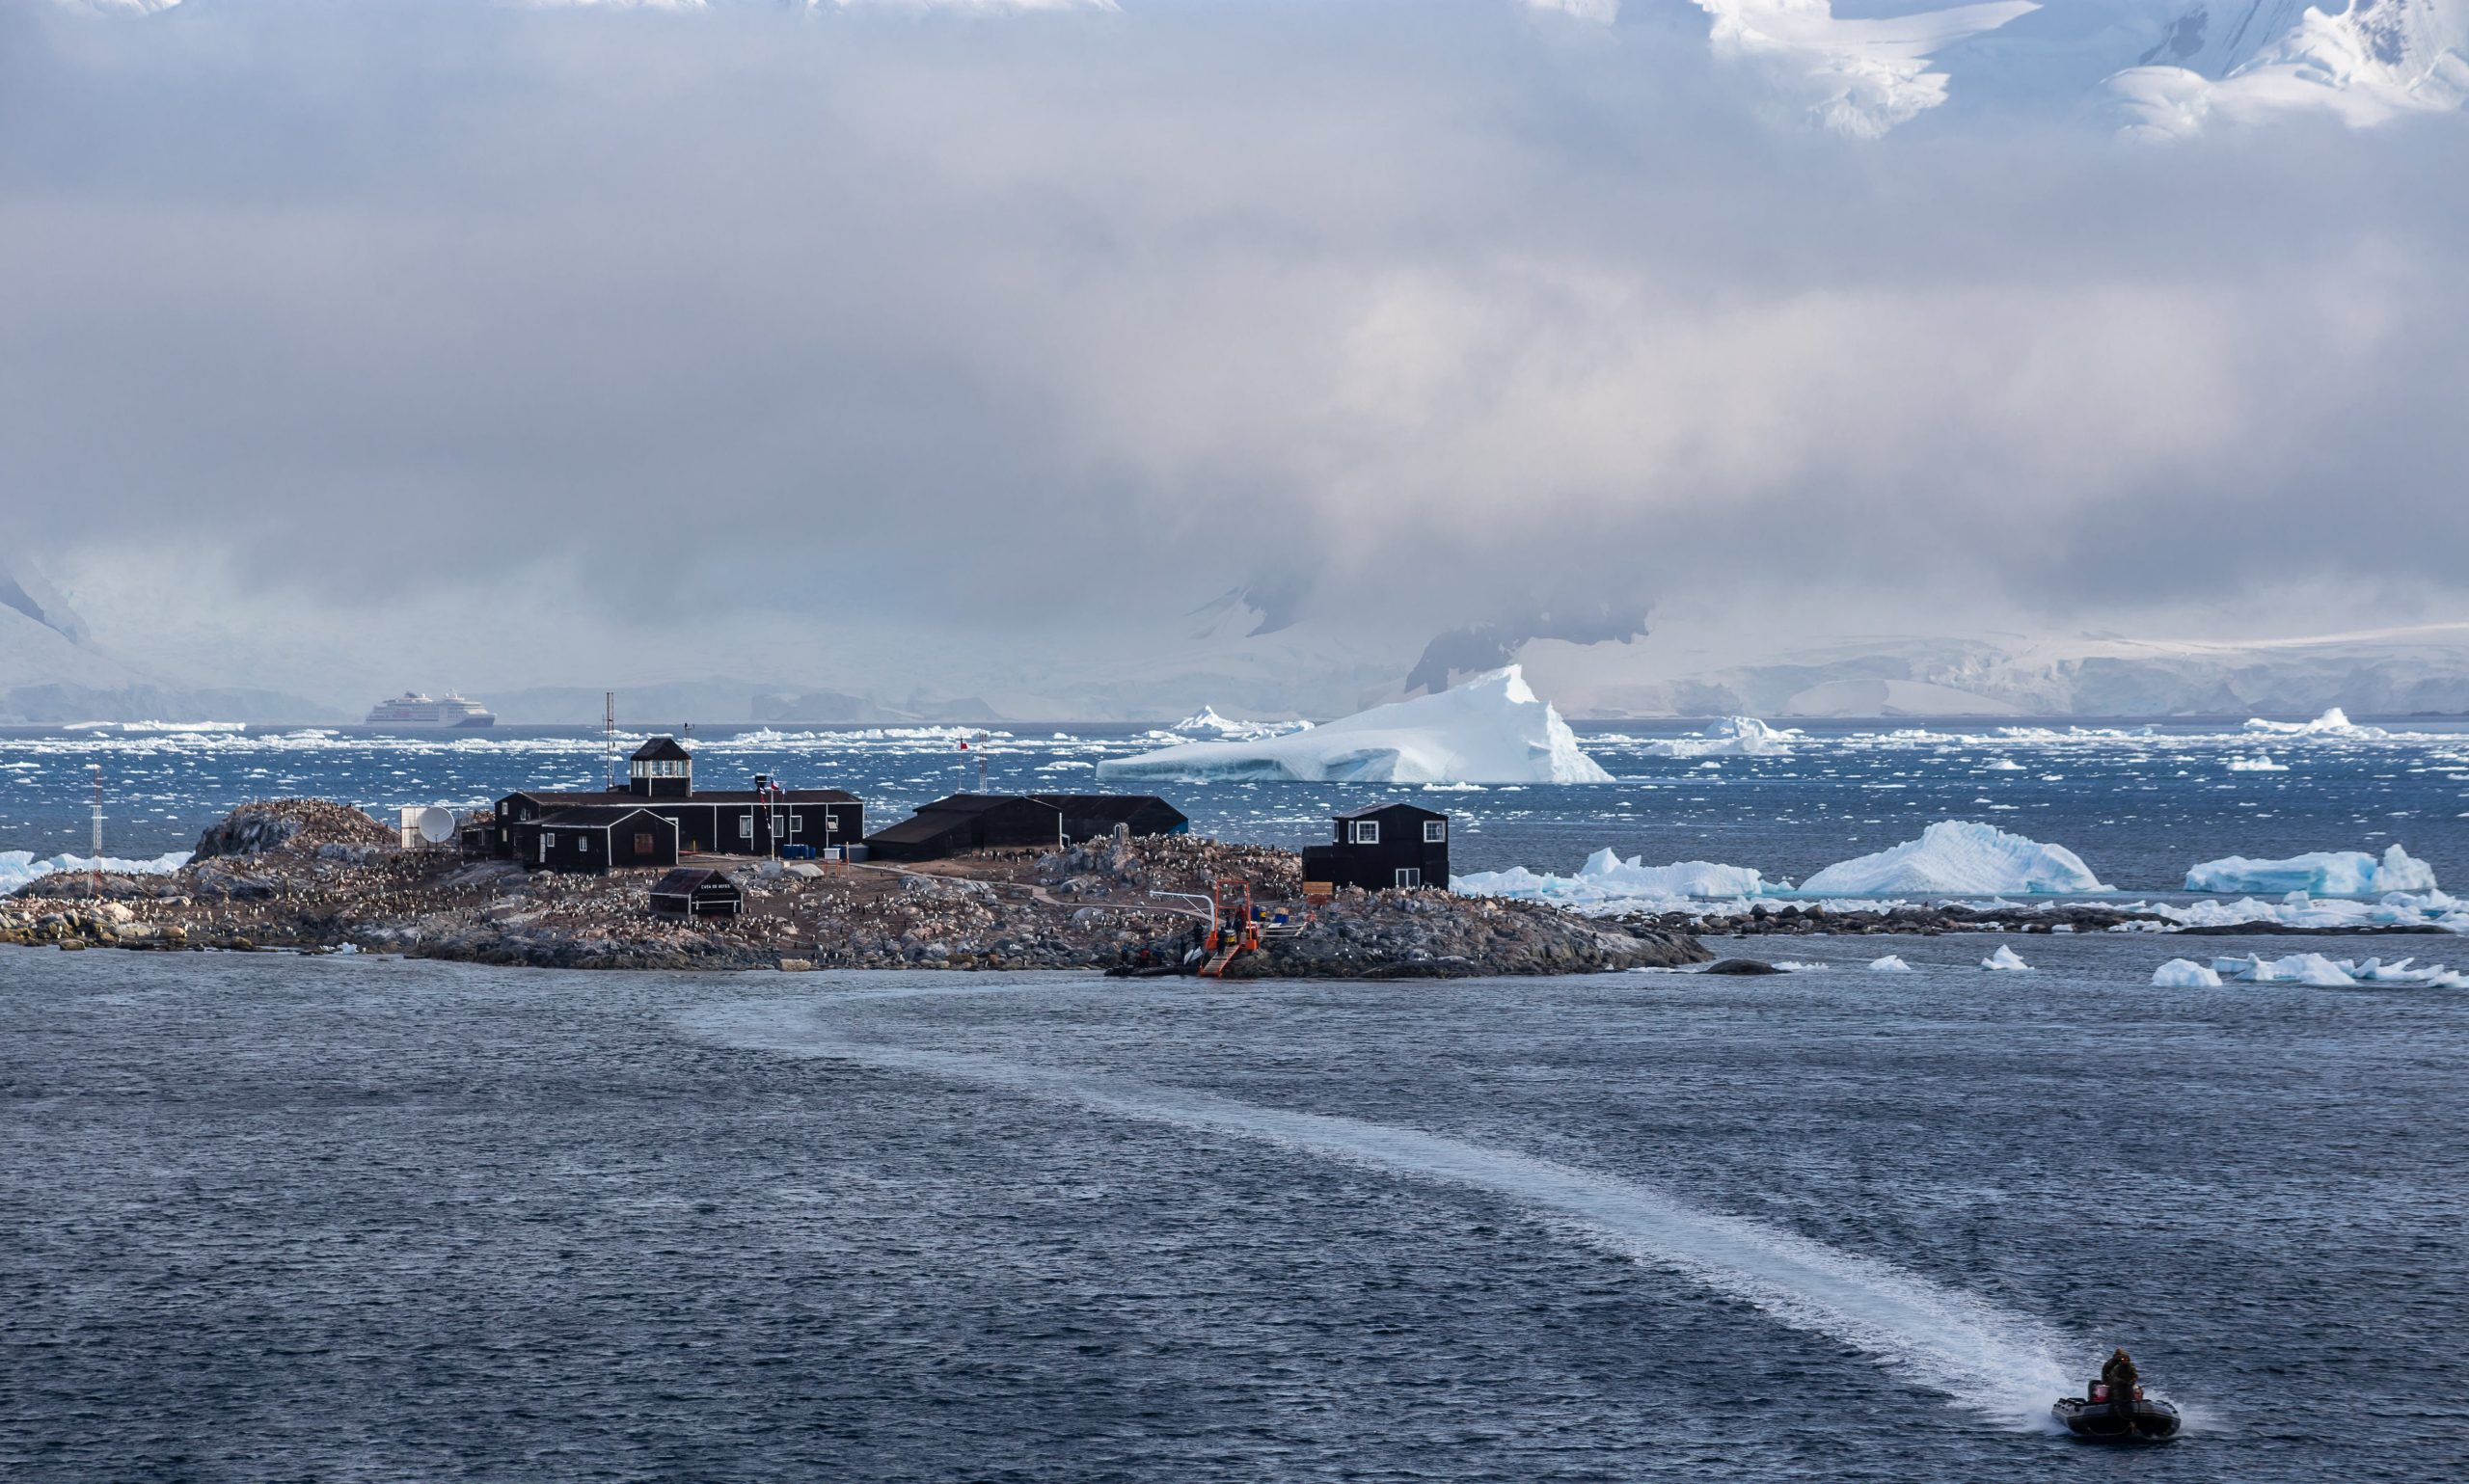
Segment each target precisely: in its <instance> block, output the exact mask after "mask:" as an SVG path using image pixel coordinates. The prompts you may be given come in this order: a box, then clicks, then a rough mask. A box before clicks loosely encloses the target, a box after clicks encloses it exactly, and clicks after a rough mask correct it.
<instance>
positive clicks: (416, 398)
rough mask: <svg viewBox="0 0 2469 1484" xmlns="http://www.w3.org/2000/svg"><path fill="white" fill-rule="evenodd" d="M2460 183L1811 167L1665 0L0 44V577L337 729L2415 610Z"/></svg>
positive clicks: (484, 13)
mask: <svg viewBox="0 0 2469 1484" xmlns="http://www.w3.org/2000/svg"><path fill="white" fill-rule="evenodd" d="M1580 9H1584V8H1583V7H1581V8H1580ZM2463 180H2469V126H2464V124H2463V122H2462V121H2461V119H2460V118H2459V117H2457V116H2436V117H2430V118H2427V119H2422V120H2412V121H2401V122H2399V123H2395V124H2392V125H2388V126H2385V127H2382V128H2377V129H2373V130H2361V131H2352V130H2347V129H2344V128H2341V127H2339V126H2337V125H2331V124H2324V123H2320V122H2304V123H2300V124H2296V125H2291V126H2287V127H2281V128H2272V129H2261V130H2245V131H2239V132H2234V133H2225V134H2218V135H2213V136H2207V137H2205V138H2202V139H2198V140H2194V141H2189V142H2185V143H2182V144H2179V145H2175V146H2170V147H2164V148H2137V147H2130V146H2125V145H2121V144H2119V143H2117V142H2116V141H2115V140H2114V139H2113V138H2112V137H2111V135H2110V134H2109V132H2108V131H2107V130H2106V129H2104V128H2103V127H2101V126H2100V125H2099V124H2098V123H2097V122H2096V121H2085V120H2081V119H2061V120H2056V121H2048V122H2043V123H2021V122H2017V121H2012V120H2007V121H1989V120H1983V119H1976V118H1975V119H1969V120H1964V121H1956V120H1952V119H1949V120H1945V121H1922V122H1921V123H1919V124H1915V125H1913V126H1911V127H1908V128H1906V129H1903V130H1900V131H1898V132H1896V133H1894V134H1890V135H1888V136H1887V137H1886V138H1885V139H1882V140H1875V141H1856V140H1849V139H1845V138H1841V137H1838V136H1836V135H1833V134H1830V133H1827V132H1824V131H1822V130H1817V129H1813V128H1811V127H1809V126H1808V125H1807V123H1806V121H1805V120H1804V118H1802V117H1801V116H1800V115H1799V114H1798V112H1797V111H1796V110H1795V109H1794V108H1793V107H1790V106H1782V105H1780V104H1778V100H1777V97H1776V96H1774V95H1773V94H1772V93H1771V92H1770V91H1769V90H1766V89H1763V88H1761V87H1760V86H1758V83H1757V79H1755V78H1754V77H1751V76H1749V75H1747V74H1745V73H1743V72H1742V71H1741V70H1739V69H1738V68H1736V67H1729V66H1726V65H1723V64H1722V63H1720V62H1719V61H1717V60H1714V59H1712V58H1711V57H1710V55H1709V52H1708V48H1707V45H1706V40H1705V26H1704V22H1703V19H1702V17H1701V16H1699V15H1698V14H1697V13H1696V12H1695V11H1693V10H1691V9H1689V8H1688V7H1686V6H1682V5H1679V4H1677V3H1674V4H1672V5H1670V6H1668V7H1641V6H1638V5H1636V4H1631V5H1630V6H1628V7H1627V9H1626V10H1625V11H1624V12H1623V13H1622V14H1621V17H1620V19H1619V21H1618V23H1616V24H1612V25H1605V24H1601V23H1593V22H1588V21H1586V20H1584V19H1579V18H1573V17H1571V16H1568V15H1563V14H1558V13H1541V12H1538V11H1537V10H1535V9H1533V8H1531V7H1529V6H1526V5H1522V4H1519V3H1517V0H1397V3H1374V0H1283V3H1282V0H1254V3H1243V4H1234V3H1217V0H1151V3H1139V0H1124V8H1123V9H1122V10H1121V11H1119V12H1080V11H1072V12H1066V13H1008V12H984V11H977V10H963V12H962V13H954V12H951V11H941V10H920V9H914V8H908V7H898V6H892V7H876V8H870V9H864V10H856V11H850V12H826V13H816V14H807V13H797V12H794V11H789V10H773V9H770V8H759V7H757V8H745V9H740V10H736V11H725V12H716V13H702V14H691V13H690V14H670V13H639V12H611V11H609V10H606V9H601V8H553V9H526V8H520V7H509V6H486V5H480V4H476V3H465V0H417V3H403V4H382V3H322V4H321V3H301V0H292V3H284V0H274V3H264V0H261V3H256V4H248V5H242V4H234V3H228V0H226V3H213V0H192V3H190V4H189V5H186V6H183V7H181V8H180V9H178V10H176V11H173V12H171V13H165V14H160V15H154V16H149V17H143V18H137V17H130V16H126V15H99V16H98V15H94V14H89V13H82V12H76V11H71V10H68V9H64V8H62V7H60V6H58V5H56V4H53V3H51V0H41V3H28V0H0V502H5V512H4V513H5V516H6V534H5V537H0V539H5V540H7V541H8V542H10V543H11V544H12V545H13V546H15V547H17V548H18V549H19V550H21V551H23V552H26V553H33V554H34V555H35V557H36V558H37V559H38V560H39V561H40V562H41V564H42V565H43V566H44V568H45V569H46V570H47V571H48V572H49V573H50V574H51V576H52V577H53V578H54V580H57V581H59V582H60V583H61V585H62V586H64V587H67V588H69V589H70V590H71V591H72V592H73V593H74V594H75V596H76V598H77V601H78V602H79V603H80V605H81V606H82V607H84V608H85V609H86V610H87V613H88V616H89V618H90V619H92V620H93V621H94V622H95V626H96V628H97V630H98V631H100V632H101V633H103V634H105V635H106V636H107V637H109V638H110V639H111V641H112V642H114V643H115V644H117V645H118V646H119V647H121V648H122V650H123V651H125V652H127V653H128V655H129V658H131V659H136V660H140V661H144V660H147V659H148V658H149V655H148V654H147V653H144V652H142V651H144V650H145V649H146V648H147V646H148V645H149V643H151V644H155V645H158V646H159V653H160V655H161V656H163V657H166V658H168V659H169V660H170V661H174V662H176V663H179V664H181V665H184V666H192V667H196V668H200V669H203V670H213V671H215V672H216V673H215V674H214V676H213V678H215V679H218V680H227V681H240V680H253V681H255V682H257V683H259V684H275V685H282V684H284V683H285V680H286V672H289V671H297V670H301V669H303V668H304V667H306V668H308V669H313V670H315V671H316V673H317V675H318V676H320V677H325V676H333V675H347V674H351V673H355V672H360V671H366V672H367V673H368V674H369V684H370V685H371V686H373V687H375V688H379V689H383V688H391V687H392V686H393V685H394V684H398V683H400V682H399V681H398V680H397V676H398V675H399V674H400V670H399V669H398V668H397V669H389V668H386V667H385V666H386V664H387V663H389V662H399V661H403V660H404V659H405V658H406V657H409V658H410V659H411V660H412V661H416V662H420V663H423V664H429V665H433V666H435V667H436V669H438V670H443V669H448V668H451V669H454V670H455V671H456V673H457V674H459V675H462V676H466V677H471V680H470V682H469V683H470V684H473V685H482V684H485V685H497V686H505V685H512V684H521V683H535V682H536V683H561V682H570V683H578V684H590V683H592V682H593V681H594V680H595V678H597V677H600V676H604V675H611V674H617V673H618V672H620V671H627V672H630V673H626V674H624V675H623V677H622V678H626V679H646V678H654V677H653V676H651V675H646V674H643V673H640V671H641V670H643V669H644V668H645V667H648V668H649V669H651V670H653V671H656V672H658V673H659V674H663V675H665V674H673V673H679V672H680V670H681V668H682V667H683V666H687V665H690V664H692V663H694V662H695V658H694V657H695V656H696V655H698V654H699V653H702V652H704V647H705V646H706V645H707V644H708V642H709V640H710V639H711V637H712V636H714V635H726V636H731V638H732V642H752V643H754V644H757V645H759V646H761V647H763V648H764V649H766V650H768V651H769V652H770V654H771V655H772V656H773V659H772V661H770V662H768V663H765V664H750V665H739V666H736V668H738V669H740V670H742V671H743V670H747V669H754V670H763V671H767V672H768V673H770V674H773V675H775V676H779V677H782V678H794V679H799V680H805V681H810V682H813V683H828V684H849V685H859V684H868V683H874V682H878V681H880V680H881V678H882V676H883V675H884V674H885V673H887V672H889V671H891V670H894V669H897V670H900V671H903V672H913V670H914V668H915V667H918V666H931V665H932V664H934V663H936V656H937V655H941V654H947V653H949V652H950V650H951V649H952V647H954V646H963V647H966V648H968V649H969V650H970V652H971V653H973V654H976V655H979V656H980V657H981V658H982V657H983V656H985V655H989V654H992V655H1006V654H1013V653H1018V652H1029V651H1041V650H1047V649H1051V648H1052V647H1053V646H1054V645H1057V644H1063V643H1068V644H1070V645H1072V646H1075V647H1077V649H1079V650H1080V651H1082V652H1092V653H1100V654H1102V653H1107V652H1114V653H1121V654H1126V655H1129V654H1134V653H1139V652H1141V651H1142V650H1143V647H1144V646H1151V645H1155V644H1157V643H1159V642H1161V641H1162V638H1161V636H1164V637H1171V636H1173V635H1176V634H1180V633H1181V632H1182V628H1180V627H1179V626H1180V625H1183V624H1184V621H1183V620H1182V619H1181V618H1180V615H1181V614H1183V613H1185V612H1186V611H1187V610H1189V609H1190V608H1192V607H1196V606H1198V605H1199V604H1201V603H1203V602H1204V601H1206V600H1207V599H1208V598H1209V597H1212V596H1214V595H1215V594H1217V593H1219V592H1221V591H1223V590H1225V589H1227V588H1229V587H1230V586H1234V585H1236V584H1239V583H1243V582H1246V581H1254V582H1258V583H1260V584H1261V585H1262V590H1263V591H1273V592H1274V593H1276V594H1277V595H1278V598H1279V604H1278V606H1279V607H1281V609H1282V610H1284V611H1287V612H1290V613H1291V615H1292V616H1294V617H1295V618H1296V619H1297V620H1298V622H1299V623H1300V624H1302V625H1304V626H1306V627H1314V628H1319V629H1332V628H1334V629H1340V630H1343V631H1346V632H1359V633H1361V634H1363V635H1364V640H1363V642H1364V643H1365V645H1366V646H1367V650H1368V651H1376V652H1377V653H1376V656H1375V658H1376V660H1377V661H1378V662H1380V663H1387V662H1389V661H1390V657H1391V656H1392V655H1393V654H1394V655H1399V656H1402V657H1403V659H1404V660H1411V659H1412V658H1413V656H1414V655H1415V653H1416V652H1417V651H1419V650H1420V649H1421V647H1422V641H1423V640H1424V639H1425V638H1427V637H1429V636H1430V635H1431V634H1434V633H1436V632H1438V631H1441V630H1443V629H1449V628H1453V627H1458V626H1464V625H1472V624H1486V623H1500V622H1509V621H1513V620H1514V618H1515V617H1516V616H1517V615H1519V614H1521V613H1524V612H1526V611H1527V610H1529V609H1532V608H1534V607H1553V608H1555V609H1556V610H1560V611H1568V610H1574V609H1580V608H1592V609H1601V610H1605V611H1613V612H1622V611H1628V610H1631V609H1640V610H1643V609H1651V610H1652V611H1653V612H1654V613H1655V614H1656V615H1658V618H1659V620H1660V618H1662V617H1666V616H1669V615H1674V614H1681V613H1693V612H1694V613H1698V614H1703V613H1706V612H1708V611H1710V610H1713V611H1721V610H1725V609H1728V610H1731V611H1738V612H1741V613H1743V614H1745V615H1746V614H1751V613H1765V614H1768V615H1770V616H1769V617H1768V618H1767V619H1765V620H1763V622H1764V623H1765V624H1767V625H1768V626H1770V627H1773V628H1776V629H1777V630H1780V631H1788V630H1790V629H1793V628H1795V627H1797V628H1801V629H1804V630H1807V631H1812V632H1814V631H1816V630H1832V629H1844V630H1852V629H1863V628H1903V629H1910V628H1914V627H1925V626H1931V625H1934V626H1936V627H1937V629H1938V631H1939V632H1951V633H1962V632H1965V626H1967V625H1973V624H1981V623H1996V624H2000V625H2004V626H2008V627H2020V628H2024V629H2040V630H2048V631H2062V630H2071V629H2083V628H2098V629H2105V630H2121V631H2136V630H2148V629H2167V630H2170V631H2172V632H2184V633H2193V632H2201V633H2203V634H2207V635H2209V636H2213V637H2230V636H2236V635H2238V634H2293V633H2301V632H2307V631H2309V630H2320V629H2325V628H2333V627H2344V626H2348V625H2352V624H2356V623H2360V622H2366V621H2373V620H2377V619H2380V620H2384V621H2394V622H2407V621H2418V620H2428V619H2438V618H2441V619H2451V618H2461V617H2469V605H2464V604H2463V603H2462V602H2461V587H2460V579H2461V569H2460V561H2461V553H2463V552H2469V479H2465V478H2464V473H2463V471H2464V470H2469V418H2464V416H2463V414H2462V407H2463V403H2464V386H2469V378H2464V375H2463V372H2464V366H2463V350H2464V347H2469V335H2464V331H2469V324H2465V323H2464V317H2465V316H2469V261H2464V258H2465V257H2469V252H2464V248H2465V247H2469V203H2464V197H2463V194H2462V192H2461V190H2460V188H2459V184H2460V182H2461V181H2463ZM174 607H185V611H182V612H179V613H178V614H177V615H176V616H172V617H166V618H163V619H162V620H161V624H162V627H161V630H160V632H157V633H152V634H150V635H149V625H150V624H152V623H153V622H154V617H153V615H156V614H158V613H161V612H162V611H163V610H165V609H170V608H174ZM860 634H863V635H870V636H872V637H870V638H868V639H867V641H866V642H865V643H863V644H859V643H856V642H855V641H854V639H853V635H860ZM886 635H890V637H886ZM1649 642H1651V641H1649ZM953 662H954V663H956V664H957V663H958V661H953ZM321 667H322V668H321ZM430 673H432V674H434V673H435V671H434V670H433V671H431V672H430ZM411 678H414V679H418V678H421V677H411ZM443 681H444V677H440V678H439V679H437V680H434V681H432V682H431V683H432V684H442V683H443ZM317 683H320V684H331V683H332V682H331V681H325V680H321V681H319V682H317ZM295 688H297V687H295Z"/></svg>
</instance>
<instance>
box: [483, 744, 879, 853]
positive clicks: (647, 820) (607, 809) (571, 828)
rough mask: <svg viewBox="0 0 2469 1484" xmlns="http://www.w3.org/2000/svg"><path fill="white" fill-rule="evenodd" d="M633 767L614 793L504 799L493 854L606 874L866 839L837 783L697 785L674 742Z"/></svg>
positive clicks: (523, 794) (856, 811)
mask: <svg viewBox="0 0 2469 1484" xmlns="http://www.w3.org/2000/svg"><path fill="white" fill-rule="evenodd" d="M627 771H628V774H629V780H628V786H627V787H626V788H625V789H622V790H619V791H616V792H609V791H605V790H597V791H593V792H589V793H561V792H552V791H545V790H536V789H526V790H522V791H519V792H516V793H513V794H508V795H507V796H505V797H503V798H501V799H499V800H498V806H497V821H496V834H495V844H496V847H497V853H498V854H499V855H500V856H501V857H503V858H510V859H514V860H519V861H521V862H523V863H524V864H525V865H527V866H529V867H532V868H534V869H543V870H551V871H607V870H609V869H610V868H611V867H612V866H614V867H621V868H623V867H635V866H674V865H676V864H677V862H678V859H679V857H680V856H685V855H766V856H768V855H775V854H780V853H784V852H785V851H786V850H787V849H788V848H790V847H797V846H806V847H810V848H812V849H813V850H814V851H815V852H816V853H817V854H821V853H823V852H824V850H827V849H828V848H830V847H834V846H848V845H855V844H856V843H857V842H858V841H860V840H863V839H864V838H865V833H866V812H865V806H864V805H863V804H861V803H859V802H858V800H857V796H855V794H847V793H843V792H841V791H840V790H838V789H802V790H801V789H785V788H778V787H775V786H773V782H772V780H771V779H769V778H767V777H765V776H764V775H762V774H760V773H757V774H756V775H755V777H754V780H753V781H754V784H755V787H753V788H751V789H737V790H720V791H718V792H699V791H697V790H696V789H695V787H694V760H693V758H692V755H691V754H689V753H688V752H687V750H686V749H685V748H684V747H682V746H679V745H678V743H677V741H676V739H675V738H670V737H655V738H653V739H652V740H651V741H650V742H645V743H643V745H642V746H640V747H638V748H637V749H636V751H635V755H634V757H633V758H632V759H631V760H630V761H629V766H628V769H627Z"/></svg>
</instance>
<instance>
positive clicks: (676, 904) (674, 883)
mask: <svg viewBox="0 0 2469 1484" xmlns="http://www.w3.org/2000/svg"><path fill="white" fill-rule="evenodd" d="M745 906H746V893H745V891H744V890H743V889H741V888H740V887H739V886H738V884H737V882H735V881H733V880H731V879H730V878H729V875H728V873H727V872H725V871H713V870H710V869H708V868H705V867H701V866H680V867H678V868H677V869H676V870H674V871H672V872H670V873H668V874H667V875H666V876H664V877H661V878H660V879H659V880H657V881H655V882H653V883H652V910H653V911H655V912H661V913H665V914H667V915H669V916H673V917H735V916H736V915H737V914H738V913H739V912H740V911H742V910H744V909H745Z"/></svg>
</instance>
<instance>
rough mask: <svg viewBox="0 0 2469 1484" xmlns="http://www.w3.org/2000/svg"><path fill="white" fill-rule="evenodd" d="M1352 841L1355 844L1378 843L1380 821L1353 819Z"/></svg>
mask: <svg viewBox="0 0 2469 1484" xmlns="http://www.w3.org/2000/svg"><path fill="white" fill-rule="evenodd" d="M1354 843H1355V844H1357V845H1378V844H1379V843H1380V822H1379V821H1378V820H1357V821H1355V822H1354Z"/></svg>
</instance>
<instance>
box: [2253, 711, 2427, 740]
mask: <svg viewBox="0 0 2469 1484" xmlns="http://www.w3.org/2000/svg"><path fill="white" fill-rule="evenodd" d="M2246 730H2247V731H2248V732H2249V733H2250V734H2253V735H2256V736H2261V737H2354V738H2358V739H2361V740H2366V741H2372V740H2374V739H2375V738H2381V737H2389V736H2391V735H2392V734H2391V733H2389V732H2387V731H2385V730H2383V728H2381V727H2379V726H2359V725H2358V724H2357V723H2356V722H2354V721H2351V720H2350V719H2349V714H2348V713H2347V712H2345V711H2343V710H2341V709H2340V708H2339V707H2337V706H2335V707H2333V708H2332V709H2331V710H2329V711H2327V712H2325V713H2323V715H2320V716H2318V717H2316V718H2315V719H2314V720H2312V721H2266V720H2265V719H2264V718H2263V717H2261V716H2254V717H2250V718H2248V720H2247V722H2246Z"/></svg>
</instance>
